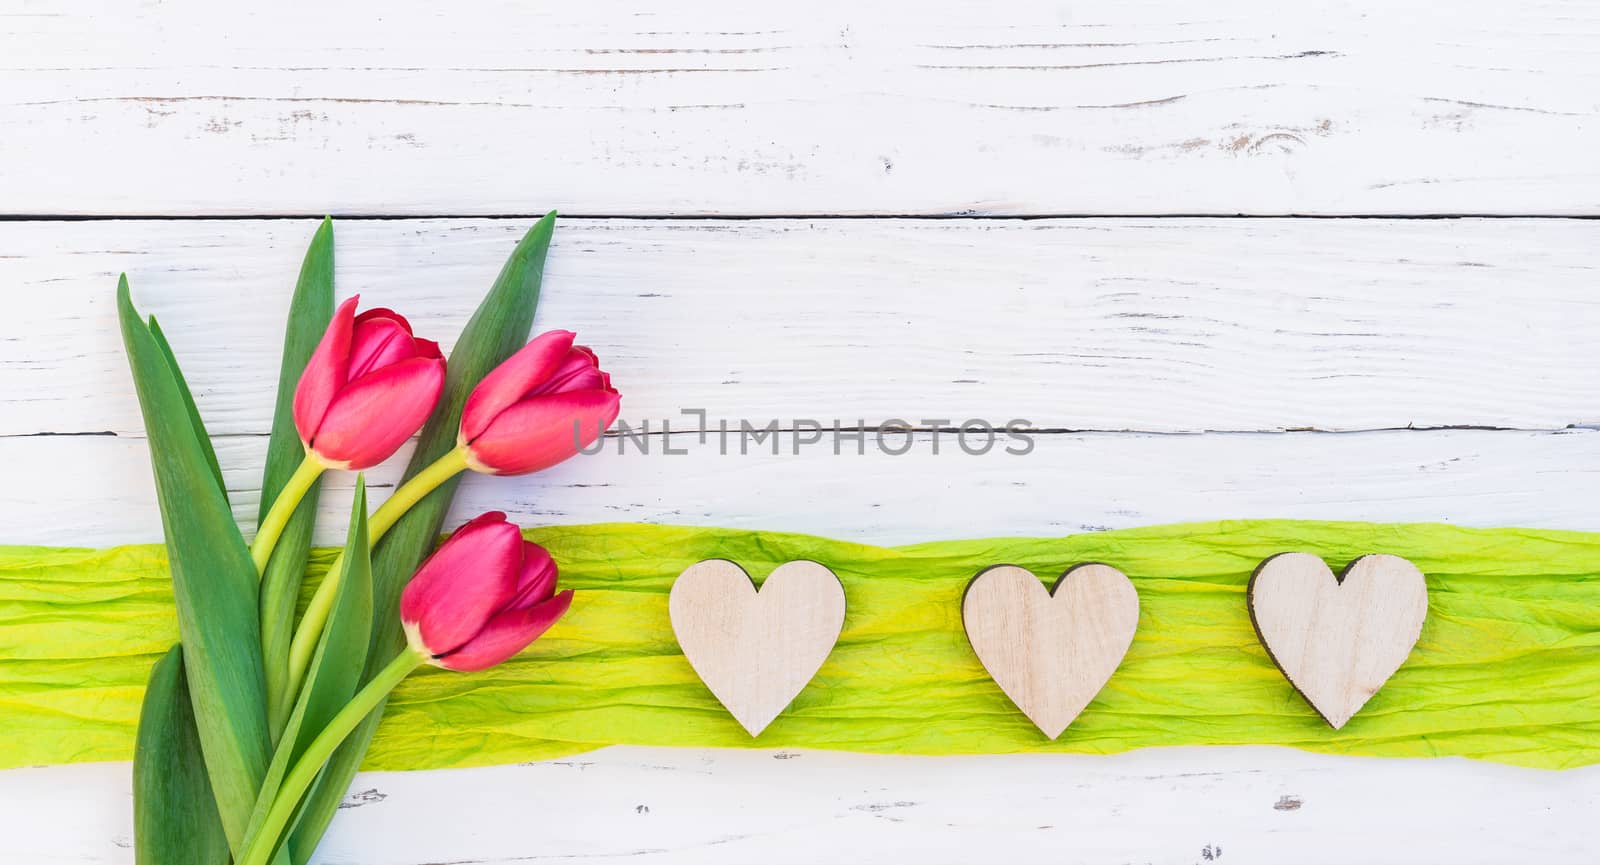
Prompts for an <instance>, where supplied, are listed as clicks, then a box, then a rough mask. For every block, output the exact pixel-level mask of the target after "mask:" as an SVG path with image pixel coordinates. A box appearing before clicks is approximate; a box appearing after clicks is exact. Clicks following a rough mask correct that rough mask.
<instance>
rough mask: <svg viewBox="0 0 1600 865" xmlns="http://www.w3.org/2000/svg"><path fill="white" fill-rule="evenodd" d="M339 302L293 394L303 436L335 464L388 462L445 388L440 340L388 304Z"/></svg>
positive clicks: (357, 466) (366, 465)
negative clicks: (422, 333)
mask: <svg viewBox="0 0 1600 865" xmlns="http://www.w3.org/2000/svg"><path fill="white" fill-rule="evenodd" d="M357 300H358V298H355V297H352V298H350V299H349V300H347V301H345V302H344V303H342V304H340V305H339V309H338V310H337V311H336V312H334V314H333V321H331V322H329V323H328V330H327V331H326V332H325V333H324V334H323V335H322V342H320V343H318V344H317V349H316V351H315V352H313V353H312V355H311V360H310V361H309V362H308V363H307V364H306V369H305V372H304V373H302V374H301V375H300V384H299V385H298V386H297V387H296V388H295V392H294V425H295V429H296V430H298V431H299V433H300V441H301V442H302V443H303V444H304V445H305V446H306V450H307V451H308V452H310V453H311V454H313V455H314V456H315V457H316V459H317V461H318V462H320V463H322V464H323V465H325V466H327V467H328V468H336V469H366V468H371V467H372V466H375V465H377V464H378V463H381V462H383V461H384V460H386V459H388V458H389V457H390V456H392V455H393V454H394V452H395V451H396V450H399V449H400V445H402V444H404V443H405V441H406V439H408V438H410V437H411V436H412V435H413V434H415V433H416V431H417V430H418V429H420V428H421V427H422V424H423V422H424V421H426V420H427V419H428V415H429V414H432V413H433V406H434V404H435V403H437V402H438V401H439V392H440V391H441V390H442V389H443V388H444V356H443V355H442V354H440V353H439V344H438V343H435V342H433V341H431V340H426V339H417V338H416V337H414V336H412V335H411V324H410V323H409V322H407V321H406V320H405V318H404V317H402V316H400V315H399V314H398V313H395V312H394V311H393V310H388V309H369V310H367V311H366V312H363V313H361V314H360V315H356V314H355V310H356V301H357Z"/></svg>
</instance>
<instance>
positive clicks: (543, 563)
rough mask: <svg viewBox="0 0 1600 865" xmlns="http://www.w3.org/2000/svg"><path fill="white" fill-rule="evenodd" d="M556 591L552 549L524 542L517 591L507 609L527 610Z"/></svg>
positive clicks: (554, 562) (531, 542)
mask: <svg viewBox="0 0 1600 865" xmlns="http://www.w3.org/2000/svg"><path fill="white" fill-rule="evenodd" d="M555 591H556V560H555V559H553V558H551V556H550V551H549V550H547V549H545V548H544V547H541V546H539V545H538V544H536V543H534V542H533V541H523V542H522V571H521V573H519V574H518V575H517V593H516V595H515V596H514V597H512V599H511V600H510V601H509V602H508V603H507V604H506V608H507V609H516V610H526V609H527V608H529V607H531V606H533V605H534V604H537V603H539V602H540V601H545V600H549V598H550V596H551V595H553V594H555Z"/></svg>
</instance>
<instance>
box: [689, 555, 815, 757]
mask: <svg viewBox="0 0 1600 865" xmlns="http://www.w3.org/2000/svg"><path fill="white" fill-rule="evenodd" d="M668 609H669V612H670V615H671V617H672V633H673V634H674V635H675V636H676V637H677V639H678V646H679V647H680V648H682V649H683V656H684V658H685V659H686V660H687V661H688V662H689V665H690V666H691V667H694V671H695V673H696V674H697V675H699V677H700V680H701V681H702V682H705V683H706V687H707V688H709V689H711V693H712V694H713V695H715V696H716V698H717V700H718V701H719V702H721V703H722V705H723V706H725V707H727V709H728V712H729V713H730V714H732V715H733V717H734V719H735V720H737V721H738V722H739V725H740V726H742V727H744V728H745V730H746V731H747V732H748V733H749V734H750V735H751V736H760V735H761V731H762V730H765V729H766V728H767V725H768V724H771V723H772V721H773V719H775V718H777V717H778V715H780V714H782V712H783V710H784V709H785V708H787V707H788V705H789V703H791V702H793V700H794V698H795V697H796V696H797V695H798V694H799V693H800V692H801V691H802V690H804V689H805V687H806V684H807V683H809V682H810V681H811V679H812V677H813V676H815V675H816V674H817V670H818V669H819V668H821V667H822V662H823V661H826V660H827V659H828V653H829V652H832V651H833V646H834V644H835V643H837V642H838V641H839V632H840V630H842V629H843V628H844V613H845V597H844V586H843V585H841V584H840V583H839V578H838V577H836V576H834V574H833V572H832V571H830V570H828V569H827V568H826V567H823V566H822V565H820V564H818V563H816V562H808V561H795V562H785V563H783V564H781V565H779V566H778V567H777V568H775V569H773V571H772V573H770V574H768V575H767V577H766V579H764V580H762V581H761V586H760V588H759V589H757V587H756V585H755V583H754V582H753V581H751V579H750V575H749V574H747V573H745V570H744V568H741V567H739V565H738V564H736V563H734V562H730V561H727V560H726V559H711V560H708V561H704V562H698V563H696V564H693V565H690V566H689V567H688V568H687V569H685V570H684V572H683V573H682V574H679V575H678V578H677V579H676V580H674V581H673V583H672V591H671V594H670V597H669V599H668Z"/></svg>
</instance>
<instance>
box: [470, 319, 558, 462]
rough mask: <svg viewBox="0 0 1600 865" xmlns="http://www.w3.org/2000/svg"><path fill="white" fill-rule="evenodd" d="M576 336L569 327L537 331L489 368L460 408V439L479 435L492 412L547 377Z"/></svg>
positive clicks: (524, 393) (511, 401)
mask: <svg viewBox="0 0 1600 865" xmlns="http://www.w3.org/2000/svg"><path fill="white" fill-rule="evenodd" d="M576 338H577V334H575V333H573V332H572V331H570V330H552V331H547V332H545V333H541V334H539V335H538V336H536V337H534V339H533V341H532V342H529V343H528V344H527V345H525V346H523V347H522V348H520V349H518V350H517V353H516V354H513V355H512V356H510V357H508V358H506V359H505V361H504V362H503V363H501V364H500V365H499V366H497V367H495V368H494V369H492V370H490V371H489V374H488V375H486V376H484V377H483V381H480V382H478V386H477V387H475V388H473V389H472V393H471V394H470V395H469V396H468V397H467V404H466V406H465V407H464V408H463V409H462V411H461V440H462V441H468V442H470V441H472V440H473V439H475V438H477V437H478V436H479V435H482V434H483V431H484V429H485V428H486V427H488V426H489V422H490V421H492V420H494V419H495V416H496V415H498V414H500V412H502V411H505V410H506V409H507V408H509V407H510V406H511V405H512V403H515V402H516V401H517V400H519V399H522V397H523V396H525V395H526V394H527V393H528V391H530V390H532V389H533V388H534V387H535V386H536V385H538V384H539V383H540V382H542V381H544V380H545V379H546V378H549V376H550V374H551V373H552V372H554V371H555V370H556V369H557V367H559V366H560V364H561V361H562V360H564V359H565V358H566V356H567V351H568V350H569V349H571V348H572V341H573V340H574V339H576Z"/></svg>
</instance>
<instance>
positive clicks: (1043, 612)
mask: <svg viewBox="0 0 1600 865" xmlns="http://www.w3.org/2000/svg"><path fill="white" fill-rule="evenodd" d="M961 619H962V622H963V623H964V624H965V625H966V629H967V639H968V640H969V641H970V642H971V643H972V650H973V651H974V652H976V653H977V655H978V660H979V661H981V662H982V663H983V667H984V669H986V670H988V671H989V675H990V676H991V677H993V678H994V681H995V684H997V685H999V686H1000V690H1002V691H1004V692H1005V694H1006V696H1007V697H1010V698H1011V702H1013V703H1015V704H1016V705H1017V708H1018V709H1021V710H1022V714H1024V715H1027V716H1028V720H1030V721H1032V722H1033V723H1034V725H1035V726H1037V727H1038V728H1039V729H1040V730H1042V731H1043V732H1044V734H1045V735H1046V736H1049V737H1050V738H1051V739H1054V738H1056V737H1057V736H1060V735H1061V731H1063V730H1065V729H1066V728H1067V725H1068V724H1071V723H1072V721H1073V719H1074V718H1077V717H1078V714H1079V713H1081V712H1082V711H1083V709H1084V707H1085V706H1088V705H1089V701H1090V700H1093V699H1094V697H1095V695H1096V694H1098V693H1100V689H1101V688H1104V687H1105V685H1106V682H1108V681H1110V680H1111V674H1112V673H1114V672H1116V670H1117V666H1118V665H1119V664H1121V663H1122V657H1123V656H1124V655H1126V654H1127V653H1128V646H1129V645H1130V644H1132V643H1133V632H1134V630H1135V629H1136V628H1137V627H1138V625H1139V593H1138V592H1137V591H1135V590H1134V588H1133V583H1132V582H1131V581H1130V580H1129V579H1128V578H1127V576H1125V575H1124V574H1123V573H1122V572H1121V571H1119V570H1117V569H1116V568H1113V567H1111V566H1110V565H1102V564H1084V565H1078V566H1077V567H1074V568H1071V569H1070V570H1068V571H1067V572H1066V573H1064V574H1062V575H1061V579H1059V580H1057V581H1056V584H1055V586H1054V587H1053V588H1052V589H1050V590H1049V591H1046V590H1045V587H1044V584H1043V583H1041V582H1039V578H1038V577H1036V576H1034V575H1033V574H1032V573H1031V572H1029V571H1027V570H1025V569H1023V568H1019V567H1016V566H1015V565H998V566H996V567H992V568H989V569H988V570H985V571H984V572H982V573H980V574H978V576H977V577H975V578H974V579H973V581H972V583H971V584H969V585H968V586H967V595H966V598H965V599H963V600H962V602H961Z"/></svg>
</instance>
